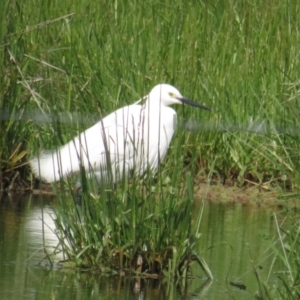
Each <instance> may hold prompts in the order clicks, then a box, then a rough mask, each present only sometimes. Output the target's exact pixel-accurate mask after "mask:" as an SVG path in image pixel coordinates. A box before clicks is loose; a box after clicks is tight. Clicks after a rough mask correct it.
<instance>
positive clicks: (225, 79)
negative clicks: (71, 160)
mask: <svg viewBox="0 0 300 300" xmlns="http://www.w3.org/2000/svg"><path fill="white" fill-rule="evenodd" d="M0 6H1V7H0V9H1V20H2V21H1V24H2V26H1V31H0V43H1V44H0V56H1V57H0V64H1V65H0V66H1V67H0V68H1V71H2V76H1V78H0V91H1V94H0V95H1V97H0V108H1V132H2V134H1V139H0V159H1V174H2V178H4V179H5V178H7V177H8V172H6V173H5V171H7V170H11V169H12V168H14V167H17V166H18V165H20V164H22V162H25V161H26V160H27V159H28V155H29V156H31V155H36V154H37V152H38V151H39V149H45V148H46V149H47V148H54V147H56V146H58V145H61V144H62V143H64V142H66V141H67V140H69V139H70V138H71V137H73V136H74V135H75V134H76V133H77V131H78V130H80V129H83V128H87V127H89V126H90V125H91V124H93V122H95V120H97V119H99V118H100V117H101V116H104V115H106V114H108V113H109V112H111V111H113V110H115V109H116V108H118V107H121V106H123V105H127V104H130V103H132V102H133V101H135V100H137V99H139V98H140V97H141V96H142V95H144V94H146V93H147V92H148V91H149V90H150V89H151V88H152V87H153V86H154V85H156V84H157V83H159V82H167V83H171V84H173V85H175V86H176V87H177V88H178V89H179V90H180V91H181V92H182V93H183V94H184V95H186V96H188V97H190V98H193V99H195V100H199V101H201V102H203V103H205V104H207V105H208V106H210V107H212V108H213V113H210V114H208V113H203V112H202V111H197V110H192V109H190V108H184V109H182V108H177V111H178V112H179V119H180V121H182V123H180V124H181V126H179V129H178V132H177V135H176V137H175V140H174V141H173V142H172V146H171V151H169V155H168V159H167V161H166V165H165V166H164V170H165V171H166V172H168V169H170V168H171V166H172V164H173V160H174V153H175V152H176V151H178V148H179V147H180V148H181V149H180V153H182V158H181V161H182V163H183V165H184V166H185V167H187V168H191V169H193V171H196V172H198V171H201V172H202V173H201V174H204V175H205V174H207V173H208V172H209V171H210V172H212V173H213V174H215V177H216V178H218V179H220V181H221V182H222V181H223V180H224V179H227V178H229V179H233V180H236V179H238V180H239V181H240V182H243V178H245V177H246V178H248V179H251V180H252V179H253V180H254V181H258V182H260V183H263V182H264V181H269V180H273V179H275V181H276V180H277V179H280V182H281V184H282V185H283V186H284V184H288V186H289V187H295V186H297V185H298V184H297V182H298V177H299V169H300V168H299V154H298V153H299V151H298V150H299V142H298V141H299V134H298V127H299V117H298V110H299V100H298V93H299V91H298V90H299V84H298V74H299V60H298V56H299V50H300V38H299V35H300V34H299V25H298V20H299V14H300V13H299V7H300V5H299V4H298V3H297V2H295V1H294V2H291V1H275V2H274V1H272V2H260V1H252V2H250V1H212V2H210V3H205V2H201V1H194V2H189V3H185V2H182V1H175V2H174V1H169V2H168V1H167V2H164V3H162V2H160V1H142V2H139V1H111V2H107V1H102V2H92V1H76V2H73V1H63V2H62V1H52V2H51V5H50V2H49V3H48V2H42V1H33V0H31V1H19V2H14V1H2V3H1V4H0ZM187 119H188V120H190V122H189V123H188V124H187V123H186V122H185V120H187ZM187 129H188V130H187ZM23 151H26V153H27V151H28V155H27V156H25V155H24V154H25V152H23ZM19 171H20V172H21V173H22V174H23V173H24V172H25V171H24V169H22V168H20V169H19ZM25 175H26V176H27V175H28V173H27V174H25ZM286 179H288V180H286ZM2 182H3V180H2ZM5 185H6V187H7V185H9V181H6V182H5Z"/></svg>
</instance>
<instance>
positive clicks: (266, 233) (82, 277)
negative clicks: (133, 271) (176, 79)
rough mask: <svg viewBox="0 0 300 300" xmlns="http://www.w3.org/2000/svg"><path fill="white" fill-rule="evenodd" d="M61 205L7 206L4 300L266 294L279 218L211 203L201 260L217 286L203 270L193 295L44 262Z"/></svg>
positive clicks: (1, 215)
mask: <svg viewBox="0 0 300 300" xmlns="http://www.w3.org/2000/svg"><path fill="white" fill-rule="evenodd" d="M53 205H56V203H55V199H49V198H43V199H38V198H34V197H29V198H2V199H1V200H0V299H2V300H3V299H5V300H6V299H64V300H67V299H72V300H73V299H99V298H107V299H182V298H184V299H220V298H221V297H222V299H223V300H225V299H253V295H254V294H255V292H256V291H257V289H258V286H257V282H256V277H255V275H254V268H255V269H256V270H257V271H258V272H259V274H260V276H262V278H264V279H265V278H266V277H267V276H268V272H269V270H270V267H271V264H272V258H273V257H272V256H271V253H272V252H271V251H270V246H269V240H272V239H274V240H275V239H276V228H275V222H274V217H273V213H274V212H273V211H271V210H269V209H266V208H258V207H254V206H245V205H244V206H243V205H240V204H215V203H206V204H205V207H204V210H203V219H202V225H201V226H202V228H201V232H202V236H201V240H200V243H199V253H200V255H201V256H202V257H203V258H205V260H206V262H207V264H208V265H209V267H210V269H211V271H212V274H213V276H214V280H213V281H207V280H206V279H205V275H204V274H203V272H202V271H201V270H200V269H198V268H196V267H195V268H194V270H193V274H194V275H195V276H197V277H198V276H199V277H200V278H197V279H192V280H189V281H188V282H187V286H186V287H185V288H184V287H182V286H179V285H176V284H168V282H164V281H163V282H162V281H158V280H140V279H136V278H123V277H119V276H114V277H104V276H101V275H99V274H90V273H84V272H81V273H79V272H74V271H73V270H61V269H58V268H52V269H51V268H48V267H47V264H46V263H43V258H44V257H45V252H44V251H49V252H50V251H52V250H53V247H55V245H56V238H55V235H54V234H53V232H52V230H53V221H52V219H51V217H50V214H51V213H52V209H51V207H52V206H53ZM196 211H197V210H195V212H196ZM42 212H43V213H42ZM198 212H199V210H198V211H197V212H196V213H198ZM42 218H44V220H45V226H43V222H42ZM43 229H44V232H45V234H44V235H43ZM43 239H44V241H43ZM43 245H45V248H44V246H43ZM44 249H45V250H44ZM41 262H42V263H41ZM271 276H272V273H271Z"/></svg>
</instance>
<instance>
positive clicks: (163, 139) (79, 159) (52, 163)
mask: <svg viewBox="0 0 300 300" xmlns="http://www.w3.org/2000/svg"><path fill="white" fill-rule="evenodd" d="M142 100H145V102H144V104H139V103H140V102H141V101H142ZM171 104H188V105H191V106H195V107H199V108H203V109H206V110H210V109H209V108H208V107H206V106H204V105H202V104H199V103H196V102H194V101H192V100H189V99H187V98H185V97H183V96H182V95H181V94H180V92H179V91H178V90H177V89H176V88H175V87H173V86H171V85H168V84H159V85H157V86H155V87H154V88H153V89H152V90H151V92H150V93H149V94H148V95H147V96H145V97H143V98H142V99H141V100H140V101H138V102H136V103H134V104H132V105H128V106H125V107H123V108H120V109H118V110H116V111H115V112H113V113H111V114H109V115H108V116H106V117H105V118H103V119H102V120H100V121H99V122H98V123H96V124H95V125H94V126H92V127H90V128H88V129H87V130H85V131H84V132H82V133H81V134H79V135H78V136H76V137H75V138H74V139H73V140H71V141H70V142H68V143H67V144H65V145H64V146H62V147H61V148H59V149H57V150H54V151H50V152H49V151H48V152H45V153H42V154H41V155H39V156H37V157H35V158H33V159H32V160H30V166H31V170H32V171H33V173H34V175H35V176H36V177H39V178H40V179H41V180H43V181H45V182H54V181H58V180H60V179H61V178H63V177H65V176H68V175H70V174H76V173H79V172H80V169H81V167H83V168H85V170H86V173H87V174H88V176H92V174H94V175H95V176H96V177H97V179H98V180H99V181H100V182H105V181H107V180H112V182H114V183H116V182H118V181H120V180H121V179H122V178H124V176H126V177H127V176H130V175H132V174H134V175H136V176H143V175H144V174H145V173H146V172H147V170H151V172H155V171H156V170H157V168H158V166H159V163H160V162H161V161H162V160H163V159H164V157H165V155H166V153H167V149H168V147H169V144H170V142H171V139H172V136H173V133H174V130H175V127H176V112H175V111H174V110H173V109H172V108H170V107H169V105H171Z"/></svg>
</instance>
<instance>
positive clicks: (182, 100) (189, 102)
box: [177, 97, 211, 111]
mask: <svg viewBox="0 0 300 300" xmlns="http://www.w3.org/2000/svg"><path fill="white" fill-rule="evenodd" d="M177 99H178V100H179V101H180V102H181V103H182V104H187V105H190V106H194V107H199V108H202V109H205V110H210V111H211V109H210V108H208V107H207V106H205V105H202V104H200V103H197V102H195V101H193V100H190V99H187V98H184V97H181V98H177Z"/></svg>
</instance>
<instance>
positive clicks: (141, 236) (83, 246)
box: [55, 174, 212, 278]
mask: <svg viewBox="0 0 300 300" xmlns="http://www.w3.org/2000/svg"><path fill="white" fill-rule="evenodd" d="M83 177H84V176H83ZM174 180H176V181H174V182H170V183H169V184H168V185H172V183H173V184H174V183H177V184H178V183H179V181H178V179H175V177H174ZM83 182H84V184H83V191H82V196H81V197H82V202H81V205H76V204H75V202H76V200H75V199H74V201H70V200H71V199H68V197H67V196H66V195H64V194H63V192H58V193H57V195H58V201H59V206H58V207H57V208H55V212H56V216H55V224H56V234H57V236H58V239H59V245H58V247H57V248H59V249H61V250H62V251H63V253H64V255H65V257H66V261H67V262H70V261H71V262H74V263H75V266H76V267H77V268H83V269H90V270H98V271H100V272H104V273H107V272H109V273H111V274H116V273H117V274H123V275H124V274H127V275H128V274H138V275H143V276H149V277H165V276H167V277H169V278H181V277H184V278H186V277H188V276H189V275H191V273H190V267H191V264H198V265H199V267H201V268H202V269H203V271H204V276H206V277H208V278H212V274H211V271H210V270H209V268H208V266H207V264H206V263H205V260H204V259H203V257H201V255H200V254H199V253H197V251H196V248H195V245H196V243H197V242H198V240H199V238H200V232H199V226H200V222H201V216H199V218H198V219H197V220H195V221H194V222H193V220H192V218H191V214H192V210H193V182H192V179H191V177H190V174H187V175H186V179H185V186H186V187H187V189H183V188H177V189H176V192H174V191H171V190H169V189H166V188H165V187H162V185H163V182H159V181H158V182H156V183H155V185H153V186H152V184H153V182H152V180H144V181H138V180H137V179H136V180H133V181H131V182H130V183H129V185H128V186H127V183H126V184H125V183H124V184H123V185H121V186H116V185H114V186H113V185H112V186H106V187H105V188H103V187H102V188H100V189H99V195H97V196H93V195H92V194H91V193H90V192H88V191H89V190H90V188H91V187H90V180H85V178H83ZM73 196H74V197H76V195H73ZM62 266H64V263H62Z"/></svg>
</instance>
